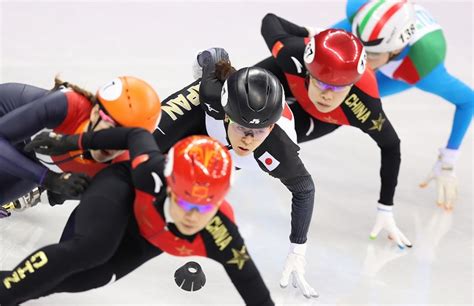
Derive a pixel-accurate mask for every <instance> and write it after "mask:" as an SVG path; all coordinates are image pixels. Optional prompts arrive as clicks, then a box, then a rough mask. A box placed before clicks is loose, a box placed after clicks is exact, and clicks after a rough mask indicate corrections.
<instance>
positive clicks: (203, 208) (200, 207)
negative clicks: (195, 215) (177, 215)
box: [176, 197, 216, 214]
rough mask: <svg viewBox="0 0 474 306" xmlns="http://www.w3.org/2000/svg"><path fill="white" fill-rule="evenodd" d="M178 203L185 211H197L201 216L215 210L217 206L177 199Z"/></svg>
mask: <svg viewBox="0 0 474 306" xmlns="http://www.w3.org/2000/svg"><path fill="white" fill-rule="evenodd" d="M176 203H177V204H178V205H179V207H181V208H182V209H183V210H184V211H186V212H190V211H191V210H193V209H195V210H197V211H198V212H199V213H200V214H206V213H208V212H210V211H211V210H213V209H214V208H215V207H216V206H215V205H214V204H195V203H191V202H188V201H185V200H183V199H180V198H178V197H176Z"/></svg>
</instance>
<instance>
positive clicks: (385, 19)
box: [352, 0, 415, 53]
mask: <svg viewBox="0 0 474 306" xmlns="http://www.w3.org/2000/svg"><path fill="white" fill-rule="evenodd" d="M352 33H354V34H355V35H357V37H359V39H360V40H361V42H362V44H363V45H364V47H365V49H366V50H367V52H372V53H382V52H392V51H395V50H399V49H402V48H404V47H405V46H406V45H408V43H409V42H410V40H411V38H412V37H413V35H414V33H415V9H414V7H413V4H411V3H410V2H408V1H407V0H376V1H369V2H367V3H366V4H365V5H363V6H362V7H361V8H360V9H359V11H358V12H357V13H356V15H355V17H354V20H353V21H352Z"/></svg>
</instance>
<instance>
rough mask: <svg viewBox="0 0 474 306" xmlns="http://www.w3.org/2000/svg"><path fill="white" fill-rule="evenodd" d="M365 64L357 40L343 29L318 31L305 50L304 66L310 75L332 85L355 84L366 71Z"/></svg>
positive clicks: (362, 51) (361, 48) (362, 50)
mask: <svg viewBox="0 0 474 306" xmlns="http://www.w3.org/2000/svg"><path fill="white" fill-rule="evenodd" d="M366 61H367V55H366V54H365V50H364V47H363V46H362V44H361V42H360V41H359V39H358V38H357V37H356V36H354V35H353V34H352V33H349V32H346V31H344V30H336V29H329V30H325V31H322V32H319V34H317V35H316V36H314V37H313V38H311V40H310V41H309V42H308V44H307V45H306V48H305V51H304V62H305V66H306V69H308V72H309V73H310V74H311V76H313V77H314V78H316V79H317V80H319V81H321V82H323V83H326V84H330V85H335V86H344V85H350V84H354V83H355V82H357V81H358V80H359V79H360V77H361V76H362V74H363V73H364V71H365V66H366Z"/></svg>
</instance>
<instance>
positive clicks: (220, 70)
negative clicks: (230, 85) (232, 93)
mask: <svg viewBox="0 0 474 306" xmlns="http://www.w3.org/2000/svg"><path fill="white" fill-rule="evenodd" d="M235 71H236V70H235V68H234V67H232V64H231V63H230V61H226V60H221V61H218V62H217V63H216V77H217V79H218V80H219V81H221V82H224V81H225V80H227V78H228V77H229V76H230V75H231V74H232V73H234V72H235Z"/></svg>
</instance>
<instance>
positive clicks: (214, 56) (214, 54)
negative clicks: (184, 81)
mask: <svg viewBox="0 0 474 306" xmlns="http://www.w3.org/2000/svg"><path fill="white" fill-rule="evenodd" d="M222 60H224V61H229V54H228V53H227V51H226V50H225V49H223V48H217V47H216V48H210V49H207V50H204V51H201V52H199V53H198V54H197V56H196V58H195V59H194V62H193V77H194V79H195V80H197V79H199V78H200V77H202V68H204V67H205V66H207V65H215V64H216V63H217V62H219V61H222Z"/></svg>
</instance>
